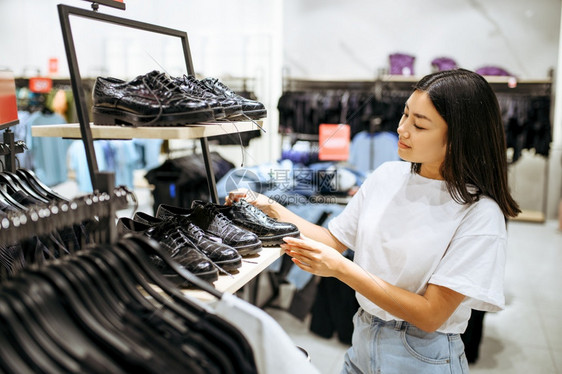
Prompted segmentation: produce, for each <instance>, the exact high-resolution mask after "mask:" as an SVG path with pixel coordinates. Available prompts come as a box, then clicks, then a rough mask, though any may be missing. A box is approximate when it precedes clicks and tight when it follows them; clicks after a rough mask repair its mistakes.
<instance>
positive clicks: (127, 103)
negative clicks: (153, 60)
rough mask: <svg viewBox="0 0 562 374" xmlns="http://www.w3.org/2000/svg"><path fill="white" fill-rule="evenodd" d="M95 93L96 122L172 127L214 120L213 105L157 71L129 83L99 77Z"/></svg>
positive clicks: (93, 114)
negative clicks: (182, 88) (194, 95)
mask: <svg viewBox="0 0 562 374" xmlns="http://www.w3.org/2000/svg"><path fill="white" fill-rule="evenodd" d="M92 96H93V100H94V106H93V108H92V117H93V121H94V124H96V125H133V126H169V125H184V124H188V123H197V122H204V121H210V120H213V119H214V115H213V110H212V109H211V108H210V106H209V104H207V103H206V102H205V101H203V100H200V99H198V98H195V97H191V96H189V95H187V94H186V93H185V92H183V91H182V90H181V89H180V88H179V86H178V85H177V84H176V83H175V82H174V81H173V80H172V79H171V78H170V77H169V76H168V75H166V73H160V72H158V71H156V70H154V71H152V72H150V73H148V74H146V75H139V76H138V77H136V78H135V79H133V80H131V81H129V82H125V81H122V80H120V79H116V78H111V77H109V78H103V77H98V78H96V83H95V84H94V90H93V93H92Z"/></svg>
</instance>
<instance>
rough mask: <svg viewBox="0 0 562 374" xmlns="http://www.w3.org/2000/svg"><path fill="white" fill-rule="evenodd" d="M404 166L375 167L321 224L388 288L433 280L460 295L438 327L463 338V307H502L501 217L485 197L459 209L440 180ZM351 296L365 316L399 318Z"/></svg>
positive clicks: (466, 311)
mask: <svg viewBox="0 0 562 374" xmlns="http://www.w3.org/2000/svg"><path fill="white" fill-rule="evenodd" d="M410 167H411V164H410V163H409V162H402V161H393V162H386V163H384V164H382V165H381V166H380V167H379V168H377V169H376V170H375V171H374V172H373V173H371V175H370V176H369V177H368V178H367V180H366V181H365V182H364V183H363V185H362V186H361V188H360V189H359V191H358V192H357V194H356V195H355V196H354V197H353V199H352V200H351V201H350V202H349V204H348V205H347V207H346V208H345V210H344V211H343V212H342V213H341V214H340V215H339V216H337V217H336V218H334V219H333V220H332V221H330V223H329V226H328V227H329V229H330V231H331V232H332V234H333V235H334V236H335V237H336V238H337V239H338V240H339V241H340V242H342V243H343V244H344V245H346V246H347V247H348V248H351V249H353V250H354V251H355V257H354V262H356V263H357V264H358V265H359V266H361V267H362V268H363V269H365V270H366V271H368V272H369V273H371V274H374V275H377V276H378V277H380V278H382V279H383V280H385V281H386V282H388V283H390V284H393V285H395V286H398V287H400V288H403V289H406V290H408V291H411V292H415V293H417V294H423V293H424V292H425V290H426V288H427V285H428V283H432V284H436V285H440V286H444V287H447V288H450V289H452V290H454V291H456V292H459V293H461V294H463V295H465V296H466V297H465V299H464V301H463V302H462V303H461V304H460V305H459V307H458V308H457V309H456V310H455V312H454V313H453V315H451V317H450V318H449V319H448V320H447V321H446V322H445V323H444V324H443V325H442V326H441V327H440V328H439V329H438V330H437V331H439V332H443V333H462V332H464V330H465V329H466V325H467V323H468V319H469V317H470V309H478V310H485V311H498V310H501V309H503V308H504V302H505V300H504V295H503V278H504V268H505V252H506V227H505V220H504V216H503V214H502V212H501V210H500V208H499V206H498V205H497V203H496V202H495V201H493V200H492V199H490V198H488V197H481V198H480V200H479V201H477V202H475V203H473V204H471V205H461V204H458V203H457V202H455V201H454V200H453V198H452V197H451V195H450V194H449V193H448V192H447V188H446V185H445V182H444V181H440V180H434V179H428V178H424V177H422V176H420V175H418V174H412V173H411V172H410ZM356 296H357V300H358V301H359V305H360V306H361V307H362V308H363V309H365V311H367V312H368V313H370V314H372V315H375V316H377V317H379V318H381V319H383V320H385V321H388V320H392V319H398V318H396V317H395V316H393V315H391V314H390V313H388V312H386V311H384V310H383V309H381V308H379V307H378V306H377V305H376V304H374V303H372V302H371V301H369V300H368V299H367V298H365V297H364V296H362V295H360V294H358V293H357V294H356Z"/></svg>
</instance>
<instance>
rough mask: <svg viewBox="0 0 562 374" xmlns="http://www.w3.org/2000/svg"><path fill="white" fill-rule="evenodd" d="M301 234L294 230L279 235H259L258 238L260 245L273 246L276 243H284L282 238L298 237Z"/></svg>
mask: <svg viewBox="0 0 562 374" xmlns="http://www.w3.org/2000/svg"><path fill="white" fill-rule="evenodd" d="M300 235H301V233H300V231H294V232H290V233H287V234H279V235H272V236H261V237H258V239H259V240H260V241H261V244H262V246H264V247H274V246H277V245H281V244H283V243H284V241H283V238H286V237H288V236H290V237H292V238H298V237H299V236H300Z"/></svg>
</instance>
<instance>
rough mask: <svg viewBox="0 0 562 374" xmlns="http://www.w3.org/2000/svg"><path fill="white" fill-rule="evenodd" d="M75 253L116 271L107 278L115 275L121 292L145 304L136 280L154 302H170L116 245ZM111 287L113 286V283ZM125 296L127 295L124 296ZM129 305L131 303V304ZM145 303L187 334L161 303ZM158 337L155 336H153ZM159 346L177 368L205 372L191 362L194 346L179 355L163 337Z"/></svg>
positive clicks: (192, 371) (195, 354)
mask: <svg viewBox="0 0 562 374" xmlns="http://www.w3.org/2000/svg"><path fill="white" fill-rule="evenodd" d="M78 256H81V257H86V258H87V259H89V260H90V261H91V262H93V263H95V264H96V266H98V267H101V268H105V269H106V270H107V269H111V270H113V271H116V272H117V273H114V274H113V277H112V276H109V277H108V278H106V279H112V278H114V277H115V276H116V275H117V277H116V279H115V281H116V283H117V284H116V286H117V287H116V289H120V288H123V292H125V294H126V295H129V296H132V297H133V298H134V299H138V298H139V297H140V298H141V299H143V300H142V301H140V303H141V304H145V306H146V303H147V302H148V301H147V300H148V299H147V298H146V297H145V296H144V295H142V294H140V293H139V289H138V288H137V285H139V284H140V286H141V289H142V290H145V291H147V293H149V295H150V296H156V298H157V299H156V300H154V299H153V302H154V301H163V300H164V301H165V302H166V303H167V304H169V303H170V301H169V300H167V299H165V298H163V297H162V296H161V295H158V294H157V293H156V292H155V291H154V290H153V289H152V287H151V286H150V285H149V284H148V283H146V281H145V280H144V275H143V272H142V270H139V269H138V268H136V267H135V266H134V264H133V263H132V261H131V259H130V258H128V256H127V254H126V253H125V252H123V251H122V250H120V249H118V248H115V246H111V245H99V246H97V247H96V248H92V249H91V250H88V251H80V252H79V253H78ZM123 265H125V266H123ZM131 277H134V278H135V280H137V281H139V283H138V284H137V282H134V281H133V282H132V283H131ZM112 283H113V282H112ZM123 286H124V287H123ZM111 288H112V289H113V287H111ZM119 294H121V295H122V293H121V292H119ZM127 299H128V297H127V296H126V297H125V300H127ZM128 305H129V306H130V305H131V304H128ZM148 305H149V310H150V311H151V315H152V316H153V317H154V318H156V319H158V318H161V319H162V320H163V322H164V323H166V324H168V325H169V326H171V327H172V329H173V331H177V332H179V333H180V334H181V335H183V336H188V333H189V330H186V326H185V325H183V324H178V322H177V321H176V320H174V319H173V318H171V316H170V315H167V314H166V313H162V305H160V304H157V305H154V304H152V303H149V304H148ZM130 317H131V316H130V315H129V318H130ZM157 338H158V337H156V338H154V339H155V340H156V339H157ZM158 346H159V347H160V348H161V349H164V350H166V352H165V354H166V355H170V356H172V359H173V361H174V362H177V363H178V364H181V365H180V369H179V370H180V372H184V371H185V372H190V373H202V374H203V373H205V371H203V370H202V367H199V366H197V365H194V364H195V362H196V360H195V359H196V358H197V350H198V349H197V348H195V347H192V348H191V350H189V351H184V352H183V353H182V354H181V355H179V356H178V355H177V352H176V349H175V347H173V348H172V347H170V346H169V344H167V342H166V341H162V342H160V343H159V345H158ZM186 354H188V355H189V357H190V359H186V358H187V356H186ZM207 359H208V358H207ZM204 361H205V359H203V362H204Z"/></svg>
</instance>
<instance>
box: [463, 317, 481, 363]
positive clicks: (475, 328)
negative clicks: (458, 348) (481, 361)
mask: <svg viewBox="0 0 562 374" xmlns="http://www.w3.org/2000/svg"><path fill="white" fill-rule="evenodd" d="M484 314H486V312H483V311H481V310H474V309H473V310H472V314H471V315H470V319H469V320H468V326H467V327H466V331H465V332H464V333H463V334H461V339H462V341H463V343H464V352H465V355H466V359H467V360H468V362H469V363H474V362H476V361H477V360H478V355H479V353H480V342H481V341H482V332H483V329H484Z"/></svg>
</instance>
